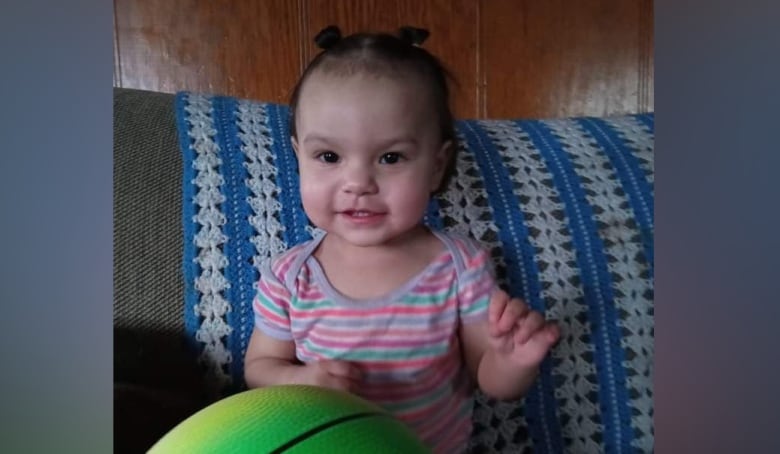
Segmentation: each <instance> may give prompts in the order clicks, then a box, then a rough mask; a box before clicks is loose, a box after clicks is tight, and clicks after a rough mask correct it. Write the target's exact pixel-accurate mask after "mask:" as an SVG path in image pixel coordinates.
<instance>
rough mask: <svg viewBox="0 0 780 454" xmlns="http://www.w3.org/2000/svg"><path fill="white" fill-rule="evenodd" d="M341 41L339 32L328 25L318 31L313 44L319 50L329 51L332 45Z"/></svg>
mask: <svg viewBox="0 0 780 454" xmlns="http://www.w3.org/2000/svg"><path fill="white" fill-rule="evenodd" d="M339 41H341V30H339V28H338V27H336V26H335V25H328V26H327V27H325V28H323V29H322V30H320V32H319V33H317V36H315V37H314V42H315V43H317V46H318V47H319V48H320V49H325V50H327V49H330V48H331V47H333V45H334V44H336V43H337V42H339Z"/></svg>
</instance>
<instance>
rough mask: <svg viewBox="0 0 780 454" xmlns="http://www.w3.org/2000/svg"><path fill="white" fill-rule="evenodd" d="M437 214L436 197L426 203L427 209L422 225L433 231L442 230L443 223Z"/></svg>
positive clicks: (437, 201) (437, 203)
mask: <svg viewBox="0 0 780 454" xmlns="http://www.w3.org/2000/svg"><path fill="white" fill-rule="evenodd" d="M439 213H440V212H439V200H438V199H437V198H436V197H431V201H430V202H428V208H427V209H426V210H425V218H424V219H423V223H424V224H425V225H427V226H428V227H430V228H432V229H433V230H442V229H443V228H444V223H443V222H442V220H441V215H440V214H439Z"/></svg>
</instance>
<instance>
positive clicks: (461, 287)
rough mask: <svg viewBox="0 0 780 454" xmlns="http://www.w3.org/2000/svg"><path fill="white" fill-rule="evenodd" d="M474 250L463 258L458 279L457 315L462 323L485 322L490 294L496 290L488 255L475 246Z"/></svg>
mask: <svg viewBox="0 0 780 454" xmlns="http://www.w3.org/2000/svg"><path fill="white" fill-rule="evenodd" d="M474 250H475V252H474V253H473V254H469V255H466V256H465V257H464V259H465V260H464V262H463V263H464V270H463V273H461V276H460V277H459V278H458V314H459V315H460V319H461V321H462V322H463V323H473V322H478V321H482V320H487V309H488V304H489V303H490V294H491V293H492V292H493V290H494V289H495V288H496V279H495V277H494V273H493V267H492V262H491V259H490V255H489V254H488V252H487V251H486V250H484V249H482V248H481V247H478V246H476V245H475V249H474Z"/></svg>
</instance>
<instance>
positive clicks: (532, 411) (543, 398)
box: [457, 121, 563, 453]
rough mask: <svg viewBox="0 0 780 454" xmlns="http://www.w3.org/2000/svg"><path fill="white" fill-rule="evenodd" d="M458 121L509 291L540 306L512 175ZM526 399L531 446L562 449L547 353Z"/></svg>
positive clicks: (476, 132)
mask: <svg viewBox="0 0 780 454" xmlns="http://www.w3.org/2000/svg"><path fill="white" fill-rule="evenodd" d="M457 126H458V129H459V130H460V131H461V132H462V133H463V135H464V136H465V137H466V141H467V142H468V144H469V146H468V149H469V150H470V151H471V152H472V153H473V154H474V158H475V159H476V161H477V164H478V166H479V169H480V173H481V174H482V179H483V181H484V183H485V190H486V191H487V194H488V200H489V201H490V205H491V208H492V210H493V214H494V218H495V222H496V226H497V227H498V235H499V240H500V241H501V244H502V249H503V251H504V260H505V262H506V265H507V278H508V279H507V280H508V285H509V292H510V294H512V295H513V296H522V297H523V298H524V299H525V300H526V301H528V304H529V305H530V306H531V307H532V308H533V309H535V310H538V311H541V312H544V310H545V307H544V302H543V301H542V299H541V288H540V284H539V277H538V276H539V270H538V268H537V266H536V263H535V262H534V249H533V246H532V245H531V243H530V242H529V241H528V238H529V233H528V228H527V226H526V225H525V219H524V216H523V213H522V211H521V209H520V202H519V201H518V200H517V197H516V196H515V194H514V189H513V185H512V179H511V177H510V175H509V173H508V172H507V170H506V168H505V167H504V164H503V161H502V159H501V155H500V153H499V152H498V151H497V150H496V148H495V146H494V145H493V142H492V141H491V139H490V137H489V136H488V135H487V133H486V132H485V131H484V130H483V129H482V127H481V126H480V125H479V124H478V123H476V122H465V121H459V122H458V124H457ZM525 401H526V405H525V409H526V421H527V423H528V430H529V432H530V434H531V437H532V439H533V441H534V450H535V451H536V452H539V453H560V452H563V446H562V437H561V428H560V425H559V420H558V417H557V403H556V401H555V397H554V384H553V378H552V366H551V360H550V359H549V357H548V358H546V359H545V360H544V361H543V362H542V364H541V367H540V379H539V380H537V381H536V383H535V384H534V385H533V387H532V388H531V390H530V391H529V392H528V394H527V395H526V397H525Z"/></svg>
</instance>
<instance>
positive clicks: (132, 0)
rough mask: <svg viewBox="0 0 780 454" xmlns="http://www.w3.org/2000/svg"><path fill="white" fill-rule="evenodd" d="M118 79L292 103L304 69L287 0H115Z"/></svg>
mask: <svg viewBox="0 0 780 454" xmlns="http://www.w3.org/2000/svg"><path fill="white" fill-rule="evenodd" d="M114 8H115V14H116V33H117V46H116V47H117V53H118V60H119V65H120V69H119V76H118V79H119V84H120V86H123V87H130V88H141V89H147V90H157V91H163V92H175V91H177V90H185V89H186V90H194V91H205V92H212V93H220V94H229V95H234V96H241V97H248V98H255V99H266V100H269V101H276V102H286V101H287V98H288V94H289V90H290V81H291V80H295V78H296V77H297V75H298V74H299V72H300V55H299V49H300V44H299V37H300V30H299V20H298V18H299V16H300V14H299V13H300V11H299V5H298V3H296V2H290V1H289V0H262V1H259V0H251V1H236V0H208V1H199V0H115V3H114Z"/></svg>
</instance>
